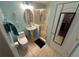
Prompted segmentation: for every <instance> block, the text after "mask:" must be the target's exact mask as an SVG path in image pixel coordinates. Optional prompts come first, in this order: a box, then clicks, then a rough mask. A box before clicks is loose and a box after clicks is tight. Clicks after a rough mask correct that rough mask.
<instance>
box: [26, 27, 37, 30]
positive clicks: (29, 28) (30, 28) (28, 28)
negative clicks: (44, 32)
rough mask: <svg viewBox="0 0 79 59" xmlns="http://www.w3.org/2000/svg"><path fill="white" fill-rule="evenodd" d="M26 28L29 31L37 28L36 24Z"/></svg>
mask: <svg viewBox="0 0 79 59" xmlns="http://www.w3.org/2000/svg"><path fill="white" fill-rule="evenodd" d="M26 29H27V30H29V31H31V30H35V29H36V26H27V27H26Z"/></svg>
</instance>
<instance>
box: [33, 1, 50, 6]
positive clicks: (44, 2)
mask: <svg viewBox="0 0 79 59" xmlns="http://www.w3.org/2000/svg"><path fill="white" fill-rule="evenodd" d="M34 2H37V3H42V4H45V5H47V4H49V3H50V1H34Z"/></svg>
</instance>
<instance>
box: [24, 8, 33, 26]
mask: <svg viewBox="0 0 79 59" xmlns="http://www.w3.org/2000/svg"><path fill="white" fill-rule="evenodd" d="M24 20H25V23H26V25H27V26H31V25H33V13H32V11H31V10H30V9H26V10H25V11H24Z"/></svg>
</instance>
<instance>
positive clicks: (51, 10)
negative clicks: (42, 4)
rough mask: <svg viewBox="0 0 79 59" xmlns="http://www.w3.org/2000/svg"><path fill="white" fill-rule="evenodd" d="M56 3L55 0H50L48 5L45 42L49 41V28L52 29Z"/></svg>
mask: <svg viewBox="0 0 79 59" xmlns="http://www.w3.org/2000/svg"><path fill="white" fill-rule="evenodd" d="M56 3H57V2H55V1H52V2H51V4H50V7H49V16H48V28H47V33H46V36H47V39H46V40H47V42H49V41H50V35H51V30H52V24H53V20H54V15H55V10H56Z"/></svg>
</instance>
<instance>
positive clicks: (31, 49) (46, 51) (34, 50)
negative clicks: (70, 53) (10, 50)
mask: <svg viewBox="0 0 79 59" xmlns="http://www.w3.org/2000/svg"><path fill="white" fill-rule="evenodd" d="M21 51H22V52H21ZM19 52H20V53H19V54H20V56H24V57H60V56H61V55H60V54H59V53H58V52H57V51H55V50H54V49H51V48H50V47H49V46H48V45H47V44H45V45H44V46H43V47H42V48H40V47H38V46H37V45H36V44H35V43H31V42H29V43H28V46H27V49H26V50H22V49H20V50H19Z"/></svg>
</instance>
